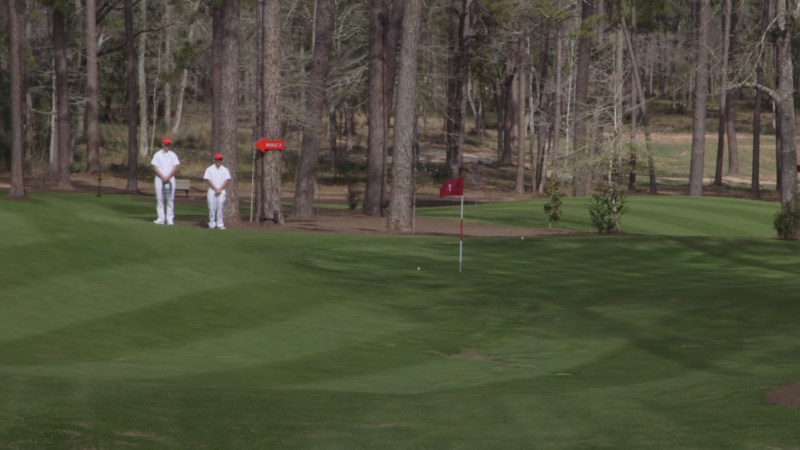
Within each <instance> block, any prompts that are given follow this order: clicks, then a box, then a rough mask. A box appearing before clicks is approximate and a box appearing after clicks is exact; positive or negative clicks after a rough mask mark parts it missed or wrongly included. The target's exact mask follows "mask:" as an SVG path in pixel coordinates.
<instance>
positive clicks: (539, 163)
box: [531, 20, 560, 190]
mask: <svg viewBox="0 0 800 450" xmlns="http://www.w3.org/2000/svg"><path fill="white" fill-rule="evenodd" d="M549 25H550V22H549V20H548V21H546V22H545V23H544V25H543V33H544V35H543V36H542V52H541V57H540V60H539V132H538V135H539V136H538V138H539V142H538V150H537V157H536V177H535V183H534V188H533V189H534V190H535V189H536V188H537V187H538V186H541V185H543V184H544V179H545V178H547V174H546V173H543V167H544V158H545V146H546V145H547V142H548V136H547V129H548V127H549V126H550V120H549V118H548V117H547V112H546V111H547V88H546V87H547V82H548V80H547V76H548V73H547V69H548V66H549V55H550V33H549V28H550V27H549ZM556 65H558V64H556ZM556 70H558V69H556ZM559 81H560V80H559ZM559 87H560V86H559ZM532 113H533V112H531V114H532ZM531 165H533V161H531Z"/></svg>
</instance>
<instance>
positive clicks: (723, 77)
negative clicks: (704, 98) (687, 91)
mask: <svg viewBox="0 0 800 450" xmlns="http://www.w3.org/2000/svg"><path fill="white" fill-rule="evenodd" d="M730 12H731V0H725V11H724V12H723V15H722V16H723V25H722V43H723V44H722V70H721V71H720V91H719V137H718V140H717V164H716V169H715V171H714V185H715V186H722V165H723V163H724V156H725V127H726V124H727V122H726V118H725V115H726V113H727V111H728V109H727V100H728V56H729V54H730V29H731V20H730V17H731V15H730Z"/></svg>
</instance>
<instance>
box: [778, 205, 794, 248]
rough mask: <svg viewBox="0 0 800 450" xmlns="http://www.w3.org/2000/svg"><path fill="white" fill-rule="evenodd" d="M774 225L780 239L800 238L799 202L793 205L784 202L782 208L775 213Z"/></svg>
mask: <svg viewBox="0 0 800 450" xmlns="http://www.w3.org/2000/svg"><path fill="white" fill-rule="evenodd" d="M774 227H775V231H777V232H778V238H780V239H785V240H797V239H798V238H800V202H798V203H795V204H794V205H792V204H790V203H789V202H786V203H784V204H783V208H781V210H780V211H778V212H776V213H775V221H774Z"/></svg>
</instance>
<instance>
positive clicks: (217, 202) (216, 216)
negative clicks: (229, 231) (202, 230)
mask: <svg viewBox="0 0 800 450" xmlns="http://www.w3.org/2000/svg"><path fill="white" fill-rule="evenodd" d="M206 196H207V197H208V228H224V227H225V223H224V222H223V221H222V207H223V206H225V191H222V192H221V193H220V194H219V195H217V193H216V191H214V189H211V188H208V194H207V195H206Z"/></svg>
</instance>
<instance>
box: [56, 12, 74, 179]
mask: <svg viewBox="0 0 800 450" xmlns="http://www.w3.org/2000/svg"><path fill="white" fill-rule="evenodd" d="M53 55H54V58H55V71H54V74H55V79H56V92H55V96H56V127H57V133H58V164H57V166H58V171H57V172H56V173H55V174H54V181H55V182H56V185H57V186H58V187H61V188H71V187H72V182H71V181H70V173H71V171H72V152H71V150H70V143H71V136H70V134H71V132H72V131H71V128H72V119H71V117H70V113H69V84H68V80H67V30H66V17H65V15H64V13H63V12H62V11H61V10H59V9H58V8H54V9H53Z"/></svg>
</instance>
